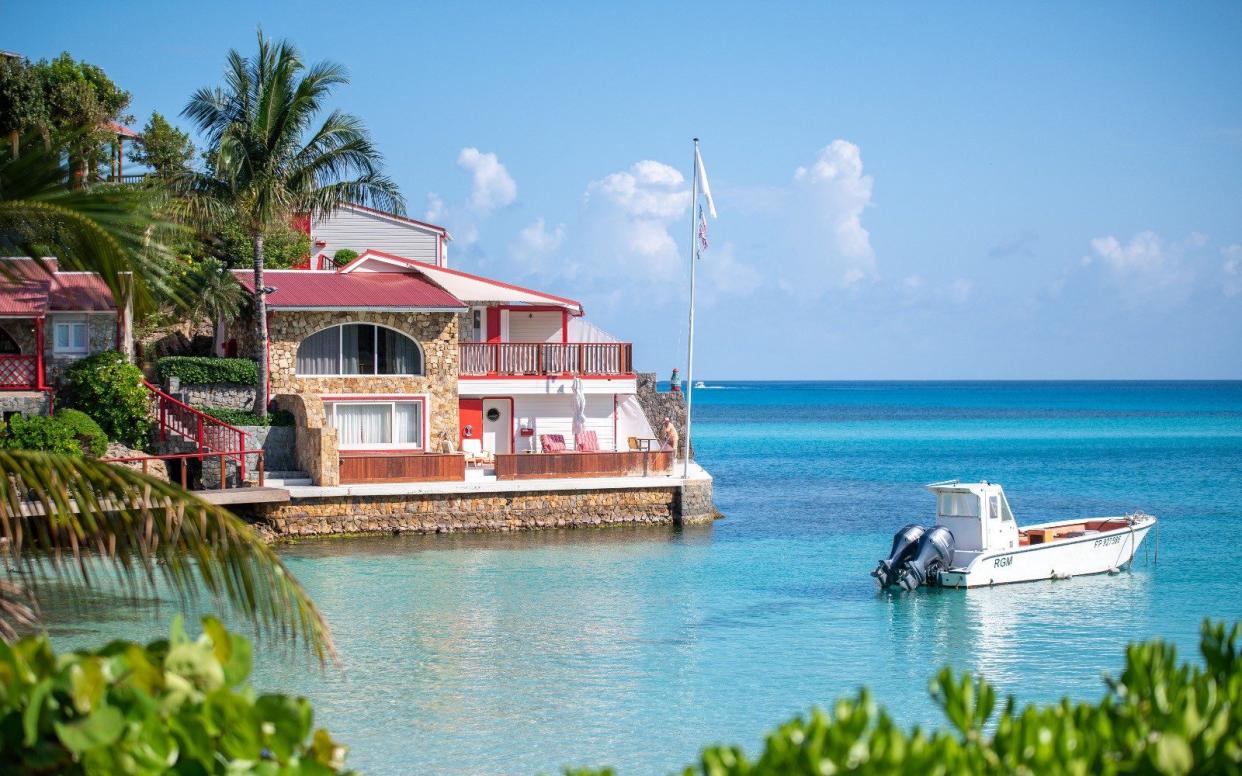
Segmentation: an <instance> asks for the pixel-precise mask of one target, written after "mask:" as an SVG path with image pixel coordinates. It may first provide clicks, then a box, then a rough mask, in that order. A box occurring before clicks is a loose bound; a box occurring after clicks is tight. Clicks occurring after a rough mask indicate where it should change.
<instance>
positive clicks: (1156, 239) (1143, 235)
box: [1082, 230, 1207, 301]
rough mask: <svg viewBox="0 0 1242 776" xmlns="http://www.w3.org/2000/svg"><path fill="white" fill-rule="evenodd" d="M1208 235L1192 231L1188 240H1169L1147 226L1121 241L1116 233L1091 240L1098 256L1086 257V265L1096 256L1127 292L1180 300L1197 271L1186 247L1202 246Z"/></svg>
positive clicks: (1128, 293)
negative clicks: (1146, 228)
mask: <svg viewBox="0 0 1242 776" xmlns="http://www.w3.org/2000/svg"><path fill="white" fill-rule="evenodd" d="M1206 244H1207V235H1204V234H1201V233H1199V232H1192V233H1191V234H1190V235H1189V236H1188V237H1187V238H1186V239H1185V240H1180V241H1175V242H1168V241H1166V240H1164V239H1163V238H1162V237H1161V236H1160V235H1159V234H1157V233H1156V232H1154V231H1151V230H1146V231H1142V232H1139V233H1138V234H1136V235H1134V236H1133V237H1132V238H1130V240H1129V241H1128V242H1122V241H1121V240H1119V239H1118V238H1117V237H1115V236H1113V235H1107V236H1105V237H1097V238H1095V239H1094V240H1092V241H1091V249H1092V250H1093V251H1094V252H1095V256H1094V257H1092V256H1090V255H1088V256H1084V257H1083V260H1082V261H1083V265H1084V266H1090V265H1091V264H1093V263H1094V261H1095V260H1096V259H1099V260H1100V261H1101V262H1102V264H1103V265H1104V266H1105V267H1106V268H1107V269H1108V273H1109V278H1110V279H1111V280H1112V282H1113V283H1114V284H1116V285H1117V287H1118V288H1119V289H1121V291H1123V292H1124V293H1125V294H1126V295H1127V296H1130V297H1134V298H1135V299H1136V301H1137V299H1138V298H1153V297H1161V298H1162V299H1163V300H1164V301H1179V300H1181V299H1183V298H1184V297H1185V296H1186V295H1187V294H1188V293H1189V292H1190V290H1191V285H1192V284H1193V281H1194V271H1193V270H1192V269H1191V268H1190V266H1189V265H1188V264H1187V263H1186V261H1185V256H1186V253H1187V251H1193V250H1197V249H1200V248H1202V247H1203V246H1204V245H1206Z"/></svg>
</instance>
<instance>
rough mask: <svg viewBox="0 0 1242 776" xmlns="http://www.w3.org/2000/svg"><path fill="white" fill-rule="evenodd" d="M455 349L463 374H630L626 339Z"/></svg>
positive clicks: (492, 344)
mask: <svg viewBox="0 0 1242 776" xmlns="http://www.w3.org/2000/svg"><path fill="white" fill-rule="evenodd" d="M459 348H460V370H461V375H462V376H463V377H525V376H533V375H550V376H560V375H579V376H582V377H617V376H623V375H625V376H628V375H632V374H633V373H634V362H633V346H632V345H631V344H630V343H628V342H462V343H461V344H460V345H459Z"/></svg>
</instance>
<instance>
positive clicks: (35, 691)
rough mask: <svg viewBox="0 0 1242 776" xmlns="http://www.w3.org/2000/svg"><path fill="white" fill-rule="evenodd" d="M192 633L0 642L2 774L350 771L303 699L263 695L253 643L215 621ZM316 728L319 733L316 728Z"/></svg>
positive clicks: (177, 625) (176, 629) (176, 626)
mask: <svg viewBox="0 0 1242 776" xmlns="http://www.w3.org/2000/svg"><path fill="white" fill-rule="evenodd" d="M202 625H203V633H202V635H200V636H199V637H198V638H191V637H190V636H188V635H187V634H186V632H185V630H184V628H183V626H182V624H181V620H180V618H178V619H177V620H175V621H174V623H173V626H172V631H171V633H170V634H169V638H168V639H167V640H162V641H156V642H152V643H151V644H148V645H146V646H142V645H140V644H135V643H133V642H129V641H117V642H113V643H111V644H108V645H107V646H105V647H103V648H102V649H99V650H96V651H93V652H74V653H71V654H60V655H58V654H56V653H55V652H54V651H53V649H52V646H51V644H50V643H49V642H48V639H47V638H46V637H45V636H35V637H29V638H25V639H22V640H21V641H18V642H17V643H15V644H12V645H5V644H3V643H0V771H3V772H5V773H13V774H34V773H82V774H101V775H104V774H108V775H110V774H162V773H178V774H226V773H228V774H232V773H260V774H264V773H269V774H277V773H279V774H287V775H288V776H297V775H298V774H306V775H307V776H311V775H314V776H318V775H319V774H334V773H342V772H344V759H345V748H344V747H342V746H340V745H339V744H337V743H335V742H334V741H333V740H332V738H331V736H329V735H328V732H327V731H326V730H323V729H319V730H313V711H312V709H311V706H310V703H309V702H308V701H307V700H306V699H305V698H295V697H291V696H288V695H279V694H272V695H257V694H256V693H255V692H254V691H253V690H252V689H250V687H249V686H248V685H246V678H247V676H249V674H250V662H251V648H250V643H249V642H248V641H246V639H244V638H242V637H240V636H238V635H236V634H233V633H230V632H229V631H227V630H226V629H225V628H224V626H223V625H221V624H220V622H219V621H217V620H216V619H214V618H211V617H207V618H204V620H203V623H202ZM312 731H313V732H312Z"/></svg>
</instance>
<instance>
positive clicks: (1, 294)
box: [0, 278, 51, 318]
mask: <svg viewBox="0 0 1242 776" xmlns="http://www.w3.org/2000/svg"><path fill="white" fill-rule="evenodd" d="M0 282H3V283H4V285H3V287H0V316H5V317H17V318H42V317H43V314H44V313H46V312H47V292H48V287H49V286H50V285H51V284H50V283H48V281H46V280H18V281H10V280H9V279H8V278H0Z"/></svg>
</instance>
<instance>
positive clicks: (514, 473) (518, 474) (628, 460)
mask: <svg viewBox="0 0 1242 776" xmlns="http://www.w3.org/2000/svg"><path fill="white" fill-rule="evenodd" d="M672 470H673V453H672V451H668V450H653V451H651V452H642V451H630V450H627V451H624V452H620V453H612V452H607V453H577V452H564V453H516V454H513V455H498V456H496V479H498V480H547V479H557V478H561V477H566V478H574V477H638V476H643V475H653V474H668V473H669V472H671V471H672Z"/></svg>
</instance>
